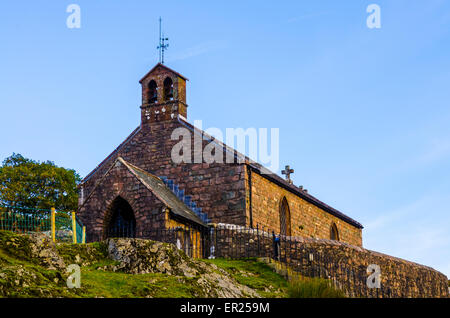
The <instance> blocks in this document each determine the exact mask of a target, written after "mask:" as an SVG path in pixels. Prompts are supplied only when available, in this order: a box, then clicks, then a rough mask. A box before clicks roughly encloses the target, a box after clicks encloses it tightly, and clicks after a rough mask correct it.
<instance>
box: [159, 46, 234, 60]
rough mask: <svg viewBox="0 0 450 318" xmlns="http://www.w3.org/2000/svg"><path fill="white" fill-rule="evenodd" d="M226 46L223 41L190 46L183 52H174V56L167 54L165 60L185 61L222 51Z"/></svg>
mask: <svg viewBox="0 0 450 318" xmlns="http://www.w3.org/2000/svg"><path fill="white" fill-rule="evenodd" d="M227 46H228V44H227V43H226V42H225V41H209V42H204V43H200V44H197V45H195V46H192V47H190V48H187V49H185V50H182V51H179V52H176V53H174V54H168V56H167V60H168V61H171V62H173V61H180V60H186V59H188V58H191V57H195V56H199V55H202V54H206V53H208V52H211V51H215V50H221V49H224V48H226V47H227Z"/></svg>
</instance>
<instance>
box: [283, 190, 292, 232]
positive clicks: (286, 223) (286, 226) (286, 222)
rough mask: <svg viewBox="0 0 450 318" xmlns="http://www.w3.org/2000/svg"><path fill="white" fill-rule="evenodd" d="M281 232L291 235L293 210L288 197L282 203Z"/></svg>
mask: <svg viewBox="0 0 450 318" xmlns="http://www.w3.org/2000/svg"><path fill="white" fill-rule="evenodd" d="M280 234H281V235H286V236H291V212H290V211H289V204H288V202H287V200H286V197H283V199H281V203H280Z"/></svg>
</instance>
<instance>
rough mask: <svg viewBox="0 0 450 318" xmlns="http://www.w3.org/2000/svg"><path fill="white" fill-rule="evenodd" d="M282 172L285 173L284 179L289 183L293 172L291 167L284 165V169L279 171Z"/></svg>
mask: <svg viewBox="0 0 450 318" xmlns="http://www.w3.org/2000/svg"><path fill="white" fill-rule="evenodd" d="M281 173H282V174H285V175H286V181H287V182H289V183H290V184H292V180H291V173H294V169H291V167H289V166H286V167H284V170H283V171H281Z"/></svg>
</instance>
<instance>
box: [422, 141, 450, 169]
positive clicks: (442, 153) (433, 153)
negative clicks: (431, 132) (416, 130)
mask: <svg viewBox="0 0 450 318" xmlns="http://www.w3.org/2000/svg"><path fill="white" fill-rule="evenodd" d="M449 155H450V140H433V141H432V142H431V144H430V146H429V148H428V149H427V150H426V151H425V152H424V153H423V154H422V155H421V156H419V157H418V158H417V160H416V161H417V163H419V164H429V163H434V162H435V161H438V160H441V159H444V158H445V157H447V156H449Z"/></svg>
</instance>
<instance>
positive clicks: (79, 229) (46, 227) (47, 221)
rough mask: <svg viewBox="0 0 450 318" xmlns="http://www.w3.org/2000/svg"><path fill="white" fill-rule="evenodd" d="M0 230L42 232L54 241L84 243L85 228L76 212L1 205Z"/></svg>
mask: <svg viewBox="0 0 450 318" xmlns="http://www.w3.org/2000/svg"><path fill="white" fill-rule="evenodd" d="M0 230H5V231H12V232H16V233H36V232H42V233H44V234H47V235H48V236H50V237H52V239H53V240H54V241H59V242H74V243H84V238H85V228H84V226H83V224H82V222H81V221H80V220H79V219H78V218H77V217H76V215H75V213H74V212H66V211H56V210H55V209H37V208H34V209H33V208H26V207H18V206H6V205H0Z"/></svg>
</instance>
